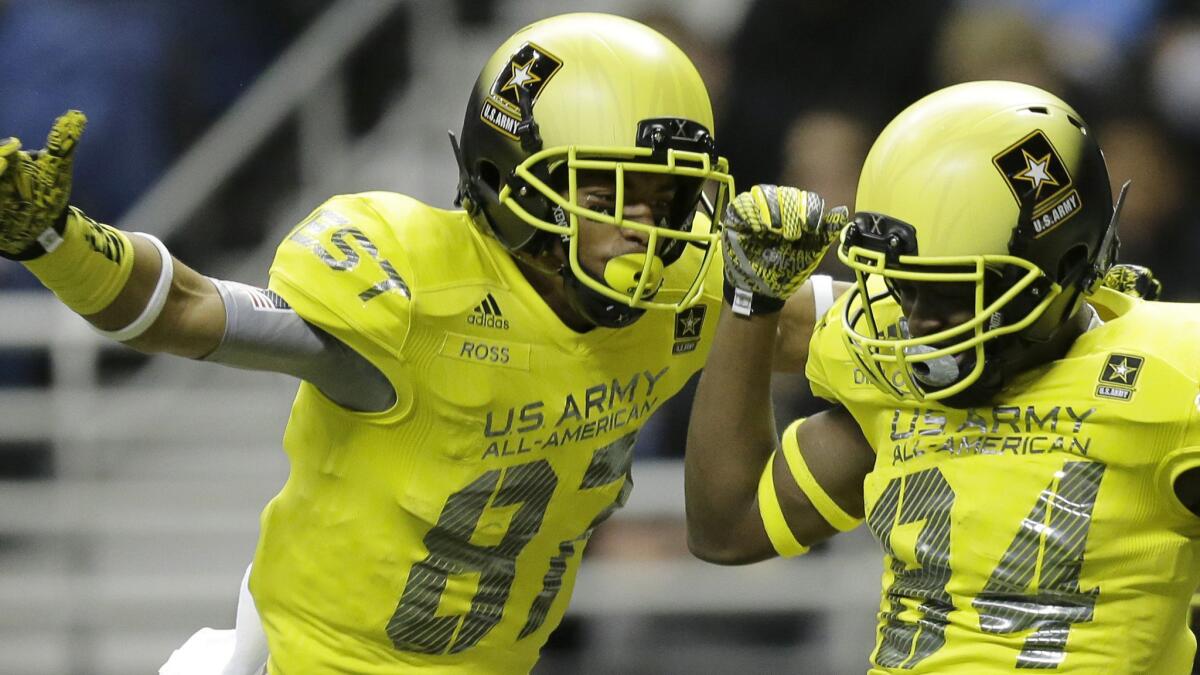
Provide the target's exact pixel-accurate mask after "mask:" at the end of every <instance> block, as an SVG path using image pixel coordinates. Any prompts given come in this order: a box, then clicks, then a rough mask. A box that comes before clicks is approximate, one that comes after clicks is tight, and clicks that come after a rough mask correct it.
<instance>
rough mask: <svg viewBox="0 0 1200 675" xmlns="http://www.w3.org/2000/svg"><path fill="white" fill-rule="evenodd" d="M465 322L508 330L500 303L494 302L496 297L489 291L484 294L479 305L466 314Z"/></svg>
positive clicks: (506, 320)
mask: <svg viewBox="0 0 1200 675" xmlns="http://www.w3.org/2000/svg"><path fill="white" fill-rule="evenodd" d="M467 323H469V324H471V325H472V326H483V327H485V328H498V329H500V330H508V319H505V318H504V313H503V312H501V311H500V304H499V303H497V302H496V297H495V296H493V295H492V294H491V293H488V294H487V295H486V296H484V298H483V300H481V301H480V302H479V305H478V306H476V307H475V309H474V310H473V311H472V312H471V313H470V314H468V315H467Z"/></svg>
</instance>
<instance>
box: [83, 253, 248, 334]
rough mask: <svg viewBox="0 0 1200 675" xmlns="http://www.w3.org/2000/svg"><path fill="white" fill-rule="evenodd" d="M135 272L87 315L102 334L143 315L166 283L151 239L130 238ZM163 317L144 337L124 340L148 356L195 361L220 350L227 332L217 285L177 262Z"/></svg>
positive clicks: (160, 317)
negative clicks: (101, 306)
mask: <svg viewBox="0 0 1200 675" xmlns="http://www.w3.org/2000/svg"><path fill="white" fill-rule="evenodd" d="M129 239H130V243H131V244H132V246H133V251H134V263H133V271H132V272H131V273H130V275H129V281H128V282H127V283H126V284H125V287H124V288H123V289H121V292H120V293H119V294H118V295H117V297H116V298H115V299H114V300H113V301H112V303H111V304H109V305H108V306H107V307H105V308H104V309H102V310H100V311H99V312H96V313H95V314H90V315H86V316H84V318H85V319H87V320H88V321H89V322H91V323H92V324H93V325H94V326H96V327H97V328H99V329H101V330H106V331H113V330H119V329H121V328H124V327H125V326H128V325H130V324H131V323H133V322H134V321H136V320H137V318H138V317H139V316H141V314H142V312H143V311H144V310H145V309H146V306H147V303H148V302H149V301H150V298H151V296H152V295H153V294H154V291H155V288H156V286H157V285H158V283H159V280H160V279H161V272H162V258H161V256H160V255H159V252H158V250H157V249H156V248H155V246H154V245H153V244H151V243H150V241H149V240H148V239H146V238H144V237H142V236H140V235H137V234H130V235H129ZM171 263H172V265H173V273H172V279H171V282H170V289H169V291H168V294H167V298H166V304H164V305H163V308H162V312H161V314H159V315H158V318H157V319H156V320H155V321H154V322H153V323H152V324H150V327H149V328H148V329H147V330H146V331H145V332H144V333H142V334H141V335H139V336H137V337H136V338H133V339H131V340H128V341H126V342H125V344H127V345H128V346H130V347H133V348H134V349H137V350H138V351H143V352H166V353H170V354H175V355H178V356H186V357H191V358H196V357H200V356H204V355H205V354H207V353H209V352H211V351H212V350H213V349H216V347H217V345H218V344H219V343H220V341H221V335H222V334H223V332H224V329H225V311H224V306H223V304H222V302H221V298H220V295H219V294H218V293H217V292H216V289H215V288H214V287H213V285H212V282H211V281H209V280H208V279H207V278H205V277H204V276H202V275H201V274H199V273H198V272H196V271H195V270H193V269H191V268H190V267H188V266H187V265H184V264H183V263H181V262H179V261H178V260H175V259H173V258H172V259H171Z"/></svg>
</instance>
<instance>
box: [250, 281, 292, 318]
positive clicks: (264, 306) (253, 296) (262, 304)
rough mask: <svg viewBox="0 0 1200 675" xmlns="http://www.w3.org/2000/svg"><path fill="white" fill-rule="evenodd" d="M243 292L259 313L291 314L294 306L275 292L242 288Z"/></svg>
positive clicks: (251, 287) (264, 289)
mask: <svg viewBox="0 0 1200 675" xmlns="http://www.w3.org/2000/svg"><path fill="white" fill-rule="evenodd" d="M242 290H243V291H244V292H245V293H246V295H247V296H248V297H249V298H250V305H251V306H253V307H254V310H255V311H257V312H290V311H292V306H291V305H289V304H288V303H287V300H284V299H283V298H281V297H280V296H279V294H278V293H276V292H275V291H272V290H269V289H266V288H255V287H253V286H242Z"/></svg>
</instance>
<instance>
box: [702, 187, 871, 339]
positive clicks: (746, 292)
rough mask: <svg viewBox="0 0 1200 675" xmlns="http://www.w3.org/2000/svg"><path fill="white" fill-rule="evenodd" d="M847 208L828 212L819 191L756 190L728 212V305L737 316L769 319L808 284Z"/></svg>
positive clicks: (847, 215) (724, 232) (725, 238)
mask: <svg viewBox="0 0 1200 675" xmlns="http://www.w3.org/2000/svg"><path fill="white" fill-rule="evenodd" d="M849 221H850V212H849V210H848V209H846V207H844V206H837V207H834V208H831V209H829V211H828V212H826V210H825V200H823V199H821V197H820V196H819V195H817V193H815V192H807V191H805V190H800V189H797V188H794V187H780V186H775V185H755V186H754V187H752V188H750V190H749V191H748V192H743V193H741V194H739V195H738V196H737V197H734V199H733V201H732V202H730V204H729V207H728V208H727V209H726V210H725V218H724V219H723V221H722V223H721V225H722V252H723V255H724V259H725V300H726V301H728V302H729V303H730V305H732V306H733V311H734V313H735V314H738V315H741V316H750V315H751V314H770V313H772V312H777V311H779V310H780V309H782V308H783V304H784V302H786V301H787V299H788V297H789V296H791V294H792V293H795V292H796V289H797V288H800V285H801V284H803V283H804V281H805V280H806V279H808V277H809V275H811V274H812V272H813V270H814V269H816V267H817V264H818V263H819V262H821V257H822V256H824V255H825V251H826V250H827V249H828V248H829V245H830V244H831V243H832V242H833V240H834V239H836V238H837V235H838V232H840V231H841V229H842V226H843V225H845V224H846V223H848V222H849Z"/></svg>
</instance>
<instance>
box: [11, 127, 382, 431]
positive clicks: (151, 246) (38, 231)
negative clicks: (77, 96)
mask: <svg viewBox="0 0 1200 675" xmlns="http://www.w3.org/2000/svg"><path fill="white" fill-rule="evenodd" d="M85 121H86V118H84V116H83V114H82V113H79V112H77V111H69V112H68V113H66V114H65V115H63V116H62V117H60V118H58V120H56V121H55V123H54V127H53V129H52V130H51V132H50V136H49V138H48V139H47V143H46V148H45V149H43V150H41V151H39V152H36V153H27V152H24V151H22V150H21V149H20V142H19V141H17V140H16V139H7V140H4V141H0V255H3V256H4V257H7V258H10V259H13V260H18V261H20V262H22V263H23V264H24V265H25V266H26V267H28V268H29V270H30V271H31V272H33V273H34V275H36V276H37V277H38V279H39V280H41V282H42V283H43V284H44V285H45V286H46V287H47V288H49V289H50V290H52V291H54V293H55V294H56V295H57V296H58V298H59V299H60V300H62V301H63V303H64V304H66V305H67V307H69V308H71V309H72V310H74V311H75V312H76V313H78V314H79V315H80V316H82V317H83V318H85V319H86V320H88V321H89V322H90V323H91V324H92V325H93V326H95V327H96V329H97V330H98V331H99V332H100V333H102V334H104V335H106V336H107V337H110V338H112V339H114V340H117V341H120V342H123V343H125V344H126V345H128V346H130V347H133V348H134V349H137V350H139V351H143V352H165V353H169V354H175V355H178V356H185V357H189V358H202V357H203V358H207V359H209V360H211V361H214V362H218V363H224V364H226V365H230V366H235V367H240V368H250V369H254V370H269V371H274V372H280V373H286V374H289V375H294V376H296V377H299V378H301V379H304V380H307V381H308V382H311V383H312V384H314V385H316V386H317V387H318V388H319V389H321V391H323V392H324V393H325V394H326V395H327V396H329V397H330V398H331V399H333V400H334V401H336V402H337V403H340V404H341V405H343V406H345V407H347V408H350V409H352V410H360V411H379V410H383V409H386V408H387V407H389V406H391V405H392V404H393V403H394V402H395V401H396V395H395V392H394V391H393V389H392V386H391V383H390V382H389V381H388V380H387V378H386V377H384V375H383V374H382V373H381V372H380V371H379V370H378V369H377V368H375V366H374V365H372V364H371V363H370V362H368V361H367V360H366V359H365V358H364V357H362V356H361V355H360V354H358V353H356V352H354V351H353V350H351V349H350V348H349V347H347V346H346V345H344V344H342V343H341V342H339V341H338V340H336V339H335V338H333V337H332V336H331V335H329V334H328V333H326V332H324V331H322V330H320V329H318V328H316V327H315V326H312V325H310V324H308V323H307V322H306V321H304V320H303V319H302V318H301V317H299V316H298V315H297V314H296V313H295V312H292V311H290V308H288V307H287V305H286V303H282V300H279V302H280V303H282V305H281V306H278V307H275V306H272V302H273V300H272V299H271V298H270V297H267V296H266V295H264V294H267V293H268V292H267V291H264V290H262V289H254V288H250V287H246V286H243V285H242V284H237V283H234V282H228V281H216V280H213V279H209V278H207V277H205V276H203V275H201V274H199V273H198V272H196V271H195V270H193V269H191V268H190V267H188V266H187V265H184V264H183V263H181V262H179V261H178V260H175V259H174V258H173V257H172V256H171V254H170V253H169V252H168V251H167V249H166V247H165V246H163V244H162V242H160V241H158V239H156V238H154V237H152V236H150V235H144V234H137V233H126V232H122V231H120V230H118V229H116V228H113V227H110V226H108V225H105V224H103V223H99V222H96V221H95V220H92V219H91V218H89V217H87V216H86V215H85V214H84V213H83V212H82V211H80V210H79V209H77V208H75V207H73V206H69V205H68V199H69V197H70V191H71V164H72V159H73V156H74V151H75V146H76V145H77V143H78V141H79V137H80V135H81V134H82V133H83V126H84V123H85ZM264 306H265V307H267V308H268V309H270V310H271V311H266V312H258V311H256V310H257V309H259V308H261V307H264Z"/></svg>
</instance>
